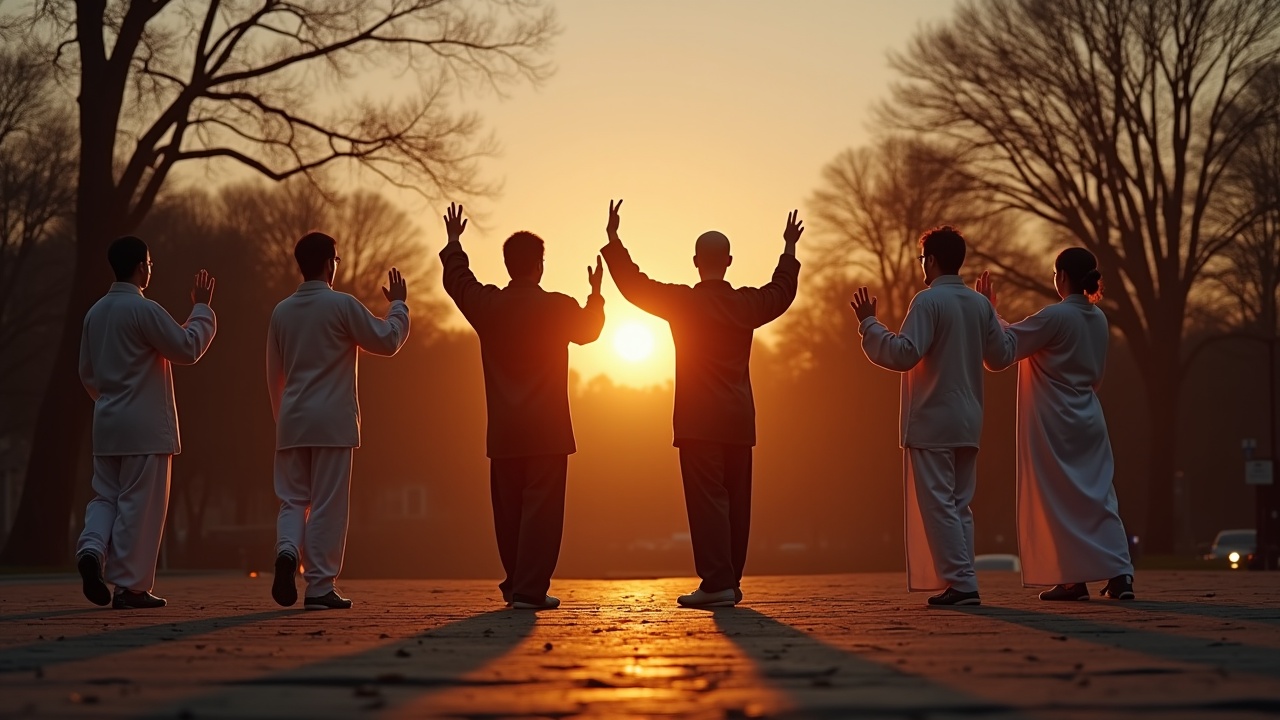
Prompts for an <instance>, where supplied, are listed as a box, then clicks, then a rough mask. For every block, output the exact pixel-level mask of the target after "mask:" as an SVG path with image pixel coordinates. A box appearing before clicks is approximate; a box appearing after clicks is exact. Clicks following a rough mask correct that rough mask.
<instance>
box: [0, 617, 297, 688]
mask: <svg viewBox="0 0 1280 720" xmlns="http://www.w3.org/2000/svg"><path fill="white" fill-rule="evenodd" d="M88 612H102V611H101V610H99V609H97V608H94V609H91V610H89V611H88ZM130 612H133V611H130ZM137 612H142V611H137ZM292 612H296V611H292V610H271V611H267V612H259V613H248V614H245V615H224V616H220V617H209V618H200V619H199V620H188V621H185V622H168V623H159V624H156V625H147V626H144V627H131V628H121V629H119V630H107V631H104V632H99V633H89V634H87V635H79V636H76V637H67V638H64V637H59V638H58V639H57V640H45V641H42V642H35V643H28V644H26V645H18V646H16V647H10V648H4V649H3V650H0V674H4V673H13V672H30V671H32V670H35V669H37V668H43V667H47V666H50V665H59V664H62V663H69V662H77V661H81V660H92V659H94V658H99V657H103V656H106V655H112V654H115V653H122V652H127V651H129V650H137V649H139V648H144V647H148V646H151V645H158V644H160V643H162V642H168V641H172V640H176V639H178V638H190V637H194V636H197V635H201V634H204V633H212V632H217V631H219V630H225V629H227V628H232V627H236V626H239V625H249V624H252V623H256V622H261V621H265V620H271V619H274V618H279V617H282V616H285V615H288V614H290V613H292ZM56 614H58V613H42V614H41V615H40V617H50V616H53V615H56ZM66 614H78V613H75V612H68V613H66ZM157 617H158V616H157Z"/></svg>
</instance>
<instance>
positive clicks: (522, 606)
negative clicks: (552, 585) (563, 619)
mask: <svg viewBox="0 0 1280 720" xmlns="http://www.w3.org/2000/svg"><path fill="white" fill-rule="evenodd" d="M511 607H513V608H515V609H516V610H555V609H556V608H558V607H560V598H558V597H552V596H550V595H546V596H544V597H543V598H542V600H538V599H537V598H530V597H528V596H527V595H512V596H511Z"/></svg>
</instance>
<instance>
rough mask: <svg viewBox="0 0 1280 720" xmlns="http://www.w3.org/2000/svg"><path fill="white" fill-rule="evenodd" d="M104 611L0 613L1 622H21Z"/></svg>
mask: <svg viewBox="0 0 1280 720" xmlns="http://www.w3.org/2000/svg"><path fill="white" fill-rule="evenodd" d="M96 612H102V608H100V607H91V608H68V609H66V610H44V611H41V612H29V613H20V614H17V615H0V623H9V622H20V621H22V620H43V619H45V618H52V617H63V616H66V615H87V614H89V613H96Z"/></svg>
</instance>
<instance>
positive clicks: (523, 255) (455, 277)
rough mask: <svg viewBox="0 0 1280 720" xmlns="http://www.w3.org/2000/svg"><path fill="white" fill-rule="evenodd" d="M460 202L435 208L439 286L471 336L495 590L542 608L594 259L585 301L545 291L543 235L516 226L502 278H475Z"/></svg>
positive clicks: (590, 322)
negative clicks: (572, 362) (479, 379)
mask: <svg viewBox="0 0 1280 720" xmlns="http://www.w3.org/2000/svg"><path fill="white" fill-rule="evenodd" d="M466 228H467V221H466V220H463V219H462V206H460V205H453V204H450V206H449V210H448V214H447V215H445V230H446V232H447V233H448V236H449V241H448V243H447V244H446V245H445V246H444V249H443V250H441V251H440V261H441V262H442V263H443V264H444V275H443V278H444V289H445V292H447V293H448V294H449V297H451V298H453V302H454V303H456V304H457V306H458V309H459V310H461V311H462V314H463V316H464V317H466V319H467V322H469V323H471V327H473V328H475V331H476V335H478V336H480V360H481V362H482V363H483V365H484V389H485V400H486V406H487V409H488V416H489V429H488V441H487V451H488V455H489V489H490V492H491V493H492V496H493V524H494V530H495V531H496V533H497V536H498V555H499V557H501V558H502V568H503V570H504V571H505V572H506V578H505V579H503V581H502V582H501V583H500V584H499V585H498V588H499V590H501V591H502V598H503V600H504V601H505V602H507V603H508V604H510V605H511V606H512V607H514V608H518V609H522V610H550V609H552V608H556V607H559V605H560V600H559V599H557V598H555V597H552V596H551V595H548V594H547V590H549V589H550V588H551V575H552V573H554V572H555V569H556V563H557V562H558V560H559V558H560V538H561V535H562V533H563V530H564V495H565V478H566V475H567V472H568V463H569V455H571V454H573V453H574V452H577V445H576V444H575V443H574V439H573V421H572V419H571V418H570V416H569V343H577V344H578V345H586V344H587V343H590V342H594V341H595V340H596V338H598V337H600V330H601V329H603V328H604V299H603V298H601V297H600V281H601V280H602V279H603V278H604V268H602V267H601V265H600V258H596V268H595V270H594V271H593V270H592V269H591V268H590V267H588V268H587V281H588V282H589V283H590V285H591V294H590V295H588V296H587V304H586V307H579V306H578V301H577V300H574V299H573V298H571V297H569V296H567V295H561V294H560V293H555V292H547V291H546V290H543V289H542V287H541V285H540V284H539V283H541V282H542V267H543V266H542V260H543V242H542V238H540V237H538V236H537V235H534V234H533V233H531V232H526V231H523V230H522V231H520V232H517V233H514V234H513V235H511V237H509V238H507V241H506V242H505V243H504V244H503V246H502V259H503V261H504V262H505V263H506V266H507V272H508V273H509V274H510V275H511V282H509V283H507V286H506V287H502V288H500V287H498V286H496V285H483V284H481V283H480V281H478V280H476V276H475V275H474V274H473V273H472V272H471V266H470V260H469V259H468V258H467V253H466V252H465V251H464V250H463V249H462V242H461V239H462V231H463V230H466Z"/></svg>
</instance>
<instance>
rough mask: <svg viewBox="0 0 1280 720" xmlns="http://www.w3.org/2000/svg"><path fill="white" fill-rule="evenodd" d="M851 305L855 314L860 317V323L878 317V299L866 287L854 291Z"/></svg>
mask: <svg viewBox="0 0 1280 720" xmlns="http://www.w3.org/2000/svg"><path fill="white" fill-rule="evenodd" d="M849 304H850V305H851V306H853V314H854V315H857V316H858V322H862V321H863V320H866V319H867V318H873V317H875V316H876V298H875V297H874V296H872V294H871V291H869V290H867V289H866V288H865V287H860V288H858V289H857V290H854V291H853V299H852V300H850V301H849Z"/></svg>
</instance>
